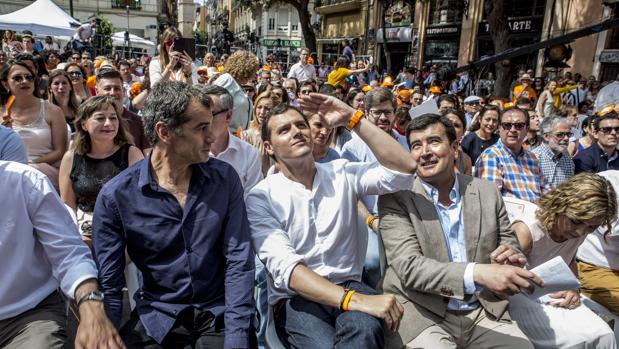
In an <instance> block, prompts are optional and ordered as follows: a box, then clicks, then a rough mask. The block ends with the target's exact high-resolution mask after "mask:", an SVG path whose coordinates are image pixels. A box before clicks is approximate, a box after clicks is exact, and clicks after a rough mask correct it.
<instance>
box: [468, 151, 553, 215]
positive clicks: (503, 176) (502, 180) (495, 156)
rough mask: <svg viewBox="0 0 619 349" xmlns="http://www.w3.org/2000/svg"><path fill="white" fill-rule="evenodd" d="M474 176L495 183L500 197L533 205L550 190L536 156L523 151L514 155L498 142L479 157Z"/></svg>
mask: <svg viewBox="0 0 619 349" xmlns="http://www.w3.org/2000/svg"><path fill="white" fill-rule="evenodd" d="M473 174H474V175H475V177H479V178H481V179H485V180H487V181H490V182H494V183H496V185H497V186H498V187H499V190H500V191H501V194H502V195H503V196H511V197H515V198H517V199H521V200H526V201H529V202H533V203H535V202H536V201H537V199H539V198H540V196H542V194H543V193H544V192H546V191H547V190H548V189H549V187H548V184H547V183H546V179H545V178H544V175H543V174H542V171H541V169H540V166H539V162H538V161H537V159H536V158H535V156H534V155H533V154H532V153H531V152H529V151H526V150H524V149H523V150H522V151H521V152H520V154H518V155H515V154H514V153H512V151H511V150H509V148H507V147H505V146H504V145H503V142H502V141H501V140H499V141H498V142H496V143H495V144H494V145H493V146H491V147H490V148H488V149H486V150H485V151H484V152H483V153H482V154H481V155H480V156H479V158H478V159H477V162H476V163H475V170H474V173H473Z"/></svg>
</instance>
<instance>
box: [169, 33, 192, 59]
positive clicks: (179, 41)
mask: <svg viewBox="0 0 619 349" xmlns="http://www.w3.org/2000/svg"><path fill="white" fill-rule="evenodd" d="M174 51H178V52H181V53H182V52H187V54H188V55H189V57H191V60H192V61H194V60H195V59H196V40H195V39H194V38H176V40H174Z"/></svg>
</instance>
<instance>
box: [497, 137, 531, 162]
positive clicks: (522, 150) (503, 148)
mask: <svg viewBox="0 0 619 349" xmlns="http://www.w3.org/2000/svg"><path fill="white" fill-rule="evenodd" d="M496 146H497V148H499V150H501V151H503V152H506V153H507V154H509V155H510V156H511V157H513V158H519V157H521V156H522V155H523V154H524V152H525V150H524V148H522V149H520V154H517V155H516V154H514V152H512V150H511V149H509V148H508V147H506V146H505V144H503V141H502V140H501V139H500V138H499V140H498V141H497V142H496Z"/></svg>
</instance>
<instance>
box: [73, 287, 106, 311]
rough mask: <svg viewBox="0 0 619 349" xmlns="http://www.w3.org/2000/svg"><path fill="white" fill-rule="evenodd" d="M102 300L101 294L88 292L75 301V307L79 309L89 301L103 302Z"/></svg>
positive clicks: (99, 292)
mask: <svg viewBox="0 0 619 349" xmlns="http://www.w3.org/2000/svg"><path fill="white" fill-rule="evenodd" d="M103 298H105V296H104V295H103V292H101V291H90V292H88V293H87V294H86V295H84V296H83V297H82V298H80V299H79V300H78V301H77V307H78V308H79V307H80V305H82V303H84V302H89V301H95V302H103Z"/></svg>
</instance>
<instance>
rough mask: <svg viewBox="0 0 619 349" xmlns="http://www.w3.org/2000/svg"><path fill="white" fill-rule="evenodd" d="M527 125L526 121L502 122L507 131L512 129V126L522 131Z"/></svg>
mask: <svg viewBox="0 0 619 349" xmlns="http://www.w3.org/2000/svg"><path fill="white" fill-rule="evenodd" d="M525 126H527V124H526V123H524V122H502V123H501V127H502V128H503V130H505V131H510V130H511V129H512V127H515V128H516V130H518V131H520V130H522V129H523V128H524V127H525Z"/></svg>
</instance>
